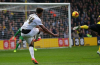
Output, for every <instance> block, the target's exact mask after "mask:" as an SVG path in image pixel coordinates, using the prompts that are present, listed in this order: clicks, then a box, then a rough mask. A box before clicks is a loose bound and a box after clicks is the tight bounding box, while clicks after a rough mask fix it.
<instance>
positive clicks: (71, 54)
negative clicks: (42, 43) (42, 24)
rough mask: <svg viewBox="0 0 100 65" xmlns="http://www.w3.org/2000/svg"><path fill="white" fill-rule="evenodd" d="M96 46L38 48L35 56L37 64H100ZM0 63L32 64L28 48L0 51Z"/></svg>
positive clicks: (0, 64)
mask: <svg viewBox="0 0 100 65" xmlns="http://www.w3.org/2000/svg"><path fill="white" fill-rule="evenodd" d="M97 49H98V46H81V47H72V48H55V49H38V51H35V58H36V60H37V61H38V62H39V64H38V65H100V56H99V55H98V54H97V53H96V52H97ZM0 65H34V64H33V63H32V62H31V56H30V54H29V51H28V49H26V50H18V51H17V52H16V53H14V52H13V50H5V51H2V50H1V51H0Z"/></svg>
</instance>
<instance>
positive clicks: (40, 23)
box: [35, 19, 43, 25]
mask: <svg viewBox="0 0 100 65" xmlns="http://www.w3.org/2000/svg"><path fill="white" fill-rule="evenodd" d="M35 23H36V25H43V24H42V22H41V20H40V19H39V20H37V19H36V20H35Z"/></svg>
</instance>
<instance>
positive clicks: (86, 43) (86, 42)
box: [84, 37, 97, 46]
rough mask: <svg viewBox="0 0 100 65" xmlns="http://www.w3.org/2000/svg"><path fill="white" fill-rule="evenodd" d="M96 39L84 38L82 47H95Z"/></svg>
mask: <svg viewBox="0 0 100 65" xmlns="http://www.w3.org/2000/svg"><path fill="white" fill-rule="evenodd" d="M96 45H97V37H84V46H96Z"/></svg>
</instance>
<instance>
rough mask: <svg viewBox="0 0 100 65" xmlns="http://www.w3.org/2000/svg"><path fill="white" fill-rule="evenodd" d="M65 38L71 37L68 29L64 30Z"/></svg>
mask: <svg viewBox="0 0 100 65" xmlns="http://www.w3.org/2000/svg"><path fill="white" fill-rule="evenodd" d="M64 38H69V33H68V30H66V31H65V32H64Z"/></svg>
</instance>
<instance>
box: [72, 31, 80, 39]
mask: <svg viewBox="0 0 100 65" xmlns="http://www.w3.org/2000/svg"><path fill="white" fill-rule="evenodd" d="M72 37H73V38H79V35H78V33H77V30H75V31H74V32H73V33H72Z"/></svg>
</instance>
